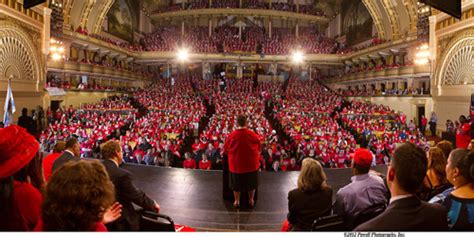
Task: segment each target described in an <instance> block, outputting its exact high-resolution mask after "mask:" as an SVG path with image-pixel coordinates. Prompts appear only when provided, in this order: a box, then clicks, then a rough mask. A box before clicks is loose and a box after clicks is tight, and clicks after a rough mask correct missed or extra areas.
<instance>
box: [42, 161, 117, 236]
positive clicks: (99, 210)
mask: <svg viewBox="0 0 474 237" xmlns="http://www.w3.org/2000/svg"><path fill="white" fill-rule="evenodd" d="M114 200H115V197H114V185H113V184H112V182H111V181H110V179H109V176H108V175H107V172H106V171H105V168H104V166H103V165H102V164H101V163H100V162H99V161H97V160H94V161H85V160H82V161H73V162H67V163H66V164H64V165H62V166H61V167H60V168H59V169H58V170H57V171H55V172H54V173H53V175H52V176H51V178H50V180H49V182H48V184H47V185H46V191H45V200H44V202H43V205H42V215H41V219H40V220H39V221H38V224H37V226H36V227H35V231H101V232H102V231H107V228H106V227H105V224H106V223H109V222H112V221H115V220H116V219H117V218H119V217H120V214H121V205H120V204H118V203H114Z"/></svg>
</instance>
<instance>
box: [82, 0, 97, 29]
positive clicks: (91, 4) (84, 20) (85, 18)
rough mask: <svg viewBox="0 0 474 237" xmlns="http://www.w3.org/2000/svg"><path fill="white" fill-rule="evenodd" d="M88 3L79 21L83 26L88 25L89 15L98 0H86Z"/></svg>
mask: <svg viewBox="0 0 474 237" xmlns="http://www.w3.org/2000/svg"><path fill="white" fill-rule="evenodd" d="M86 1H87V2H86V4H85V5H84V8H83V10H82V14H81V20H80V21H79V22H80V23H79V24H80V25H81V26H82V27H87V21H88V20H89V16H90V14H91V12H92V8H94V5H95V3H96V1H97V0H86Z"/></svg>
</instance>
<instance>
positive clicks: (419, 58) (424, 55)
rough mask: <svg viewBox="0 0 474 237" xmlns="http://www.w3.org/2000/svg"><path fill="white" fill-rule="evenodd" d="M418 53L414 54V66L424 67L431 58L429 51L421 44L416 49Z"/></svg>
mask: <svg viewBox="0 0 474 237" xmlns="http://www.w3.org/2000/svg"><path fill="white" fill-rule="evenodd" d="M417 50H418V52H417V53H416V54H415V64H416V65H426V64H428V63H429V58H430V56H431V54H430V51H429V46H428V44H426V43H425V44H422V45H421V46H420V47H418V48H417Z"/></svg>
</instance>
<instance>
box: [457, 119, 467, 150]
mask: <svg viewBox="0 0 474 237" xmlns="http://www.w3.org/2000/svg"><path fill="white" fill-rule="evenodd" d="M459 122H460V124H459V126H458V127H457V129H456V148H465V149H466V148H467V147H468V146H469V143H470V141H471V134H470V133H471V125H470V124H469V121H468V120H467V119H466V117H465V116H464V115H461V116H460V117H459Z"/></svg>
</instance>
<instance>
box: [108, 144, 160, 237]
mask: <svg viewBox="0 0 474 237" xmlns="http://www.w3.org/2000/svg"><path fill="white" fill-rule="evenodd" d="M101 151H102V158H103V159H104V162H103V164H104V166H105V169H106V170H107V172H108V173H109V177H110V180H111V181H112V183H114V186H115V196H116V199H117V201H118V202H119V203H120V204H121V205H122V216H121V217H120V218H119V219H118V220H117V221H116V222H114V223H112V224H111V225H110V226H108V227H109V229H110V230H114V231H124V230H132V231H137V230H139V229H140V217H139V216H138V215H137V213H136V212H135V210H134V208H133V205H132V203H134V204H136V205H138V206H140V207H142V208H144V209H145V210H148V211H156V212H159V211H160V205H158V204H157V203H156V202H155V201H154V200H153V199H151V198H150V197H148V196H147V195H146V194H145V193H144V192H143V191H141V190H140V189H138V188H137V187H135V185H134V184H133V182H132V174H131V173H130V172H129V171H127V170H125V169H122V168H120V167H119V165H120V164H122V162H123V155H122V148H121V146H120V144H119V143H118V142H117V141H108V142H106V143H104V145H103V146H102V149H101Z"/></svg>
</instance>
